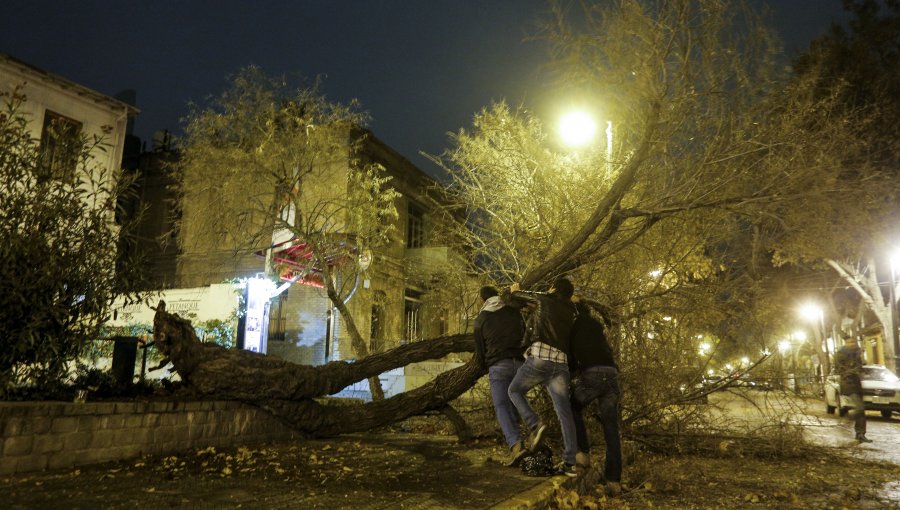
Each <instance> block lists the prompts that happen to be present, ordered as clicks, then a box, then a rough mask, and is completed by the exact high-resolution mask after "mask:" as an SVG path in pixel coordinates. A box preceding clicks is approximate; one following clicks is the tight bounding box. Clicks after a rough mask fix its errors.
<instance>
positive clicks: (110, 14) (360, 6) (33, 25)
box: [0, 0, 846, 173]
mask: <svg viewBox="0 0 900 510" xmlns="http://www.w3.org/2000/svg"><path fill="white" fill-rule="evenodd" d="M751 1H752V2H754V3H756V4H759V3H761V2H762V0H751ZM769 3H770V5H773V10H774V14H775V15H774V17H773V19H772V21H773V23H774V25H775V27H776V29H778V31H779V32H780V33H781V34H782V37H783V38H784V39H785V49H786V53H787V54H789V55H790V54H793V53H794V51H796V50H798V49H804V48H806V47H807V45H808V44H809V41H810V40H811V39H812V38H814V37H816V36H818V35H820V34H821V33H823V32H824V31H825V30H827V28H828V26H829V25H830V23H831V21H833V20H837V21H841V20H844V19H846V15H845V14H844V13H843V11H842V10H841V1H840V0H769ZM546 9H547V4H546V2H545V1H544V0H315V1H314V0H291V1H288V0H282V1H270V0H252V1H251V0H246V1H237V0H219V1H214V0H205V1H189V0H183V1H174V0H154V1H149V0H129V1H121V0H115V1H114V0H106V1H101V0H78V1H72V0H68V1H64V0H57V1H50V0H3V1H2V2H0V52H2V53H6V54H9V55H11V56H13V57H16V58H18V59H20V60H24V61H26V62H28V63H29V64H32V65H34V66H36V67H39V68H41V69H44V70H46V71H49V72H52V73H54V74H58V75H61V76H63V77H65V78H68V79H70V80H73V81H75V82H78V83H81V84H83V85H86V86H88V87H91V88H93V89H95V90H98V91H100V92H103V93H106V94H109V95H114V94H116V93H117V92H120V91H122V90H125V89H134V90H136V92H137V106H138V108H140V109H141V110H142V113H141V114H140V116H139V117H138V118H137V120H136V122H135V134H137V135H138V136H140V137H141V138H142V139H143V140H145V141H148V148H149V140H150V139H151V137H152V134H153V132H154V131H157V130H161V129H168V130H170V131H172V132H175V133H176V134H177V133H178V132H179V131H180V126H181V122H180V119H181V117H182V116H184V115H185V114H186V112H187V106H186V105H187V103H188V102H191V101H193V102H202V101H204V99H205V98H206V97H208V96H210V95H215V94H218V93H219V92H221V91H222V90H223V89H224V88H225V87H226V86H227V81H226V77H227V76H229V75H232V74H234V73H235V72H236V71H237V70H239V69H240V68H242V67H244V66H247V65H250V64H255V65H258V66H260V67H261V68H262V69H263V70H264V71H265V72H266V73H267V74H270V75H282V74H284V75H287V76H289V77H292V76H293V77H305V78H311V77H315V76H319V75H321V76H323V77H324V87H323V91H324V93H325V94H326V95H327V96H328V97H329V98H331V99H333V100H336V101H341V102H345V101H348V100H350V99H352V98H356V99H359V100H360V101H361V103H362V107H363V109H364V110H366V111H368V112H369V113H370V114H371V116H372V117H373V120H372V122H371V124H370V128H371V129H372V131H373V132H374V133H375V135H376V136H378V137H379V138H381V139H382V140H384V141H385V142H386V143H387V144H388V145H390V146H392V147H394V148H395V149H397V150H398V151H399V152H400V153H401V154H403V155H405V156H406V157H407V158H409V159H410V160H412V161H413V162H414V163H416V164H417V165H419V166H420V167H421V168H422V169H423V170H426V171H428V172H430V173H435V168H434V165H433V164H432V163H431V162H429V161H427V160H426V159H425V158H423V157H421V156H419V154H418V153H419V152H420V151H425V152H427V153H429V154H437V153H440V152H441V151H442V150H443V149H444V148H446V147H447V146H448V145H449V142H448V138H447V132H455V131H457V130H458V129H459V128H461V127H468V126H469V125H470V124H471V119H472V116H473V114H474V113H476V112H477V111H478V110H480V109H481V108H482V107H484V106H487V105H488V104H489V103H490V102H491V101H492V100H500V99H506V100H507V101H508V102H510V103H512V104H525V105H527V106H529V107H532V108H535V109H536V110H538V111H540V109H541V108H548V107H550V106H551V104H550V103H551V102H552V99H551V98H553V97H554V96H553V87H552V84H551V80H550V79H549V77H548V76H547V73H546V72H544V70H543V69H542V64H543V63H544V62H545V60H546V56H547V54H546V51H545V49H544V47H543V46H541V44H540V43H538V42H528V41H525V38H526V35H528V34H529V33H531V27H532V26H533V22H534V20H535V19H536V17H537V16H538V15H539V14H540V13H541V12H544V11H546ZM296 83H299V79H298V80H297V81H296Z"/></svg>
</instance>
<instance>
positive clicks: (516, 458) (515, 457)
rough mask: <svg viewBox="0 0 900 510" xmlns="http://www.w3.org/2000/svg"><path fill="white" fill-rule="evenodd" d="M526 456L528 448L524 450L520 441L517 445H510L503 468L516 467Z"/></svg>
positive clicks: (523, 445)
mask: <svg viewBox="0 0 900 510" xmlns="http://www.w3.org/2000/svg"><path fill="white" fill-rule="evenodd" d="M526 455H528V448H525V444H524V443H523V442H522V441H519V442H518V443H516V444H514V445H512V448H510V449H509V458H508V459H507V461H506V463H505V466H506V467H516V466H518V465H519V464H520V463H521V462H522V459H523V458H525V456H526Z"/></svg>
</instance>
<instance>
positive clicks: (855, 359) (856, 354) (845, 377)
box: [834, 335, 872, 443]
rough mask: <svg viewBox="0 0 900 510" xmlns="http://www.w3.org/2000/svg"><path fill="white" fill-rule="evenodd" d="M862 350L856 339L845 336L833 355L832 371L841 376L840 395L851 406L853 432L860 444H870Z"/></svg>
mask: <svg viewBox="0 0 900 510" xmlns="http://www.w3.org/2000/svg"><path fill="white" fill-rule="evenodd" d="M862 366H863V362H862V350H860V348H859V344H858V343H857V342H856V337H853V336H849V335H848V336H845V337H844V346H843V347H841V348H840V349H838V351H837V352H836V353H835V355H834V371H835V372H837V374H838V375H840V376H841V395H842V396H846V397H847V399H848V400H849V401H850V403H851V404H852V407H853V409H851V410H850V418H851V419H853V430H854V431H855V432H856V440H857V441H859V442H860V443H871V442H872V440H871V439H869V438H867V437H866V404H865V402H863V398H862V380H861V379H860V377H861V376H862V370H863V368H862Z"/></svg>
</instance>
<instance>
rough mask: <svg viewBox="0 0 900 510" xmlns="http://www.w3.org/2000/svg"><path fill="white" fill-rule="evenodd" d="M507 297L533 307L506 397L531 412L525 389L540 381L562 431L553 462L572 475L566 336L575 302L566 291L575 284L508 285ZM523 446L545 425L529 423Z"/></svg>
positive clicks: (534, 443) (536, 439) (536, 440)
mask: <svg viewBox="0 0 900 510" xmlns="http://www.w3.org/2000/svg"><path fill="white" fill-rule="evenodd" d="M509 290H510V292H511V296H510V299H511V300H513V301H518V302H522V303H525V304H529V305H530V306H531V307H533V310H532V311H531V315H530V316H529V318H528V327H527V332H526V338H525V342H524V344H525V345H526V346H527V351H526V355H525V363H524V364H523V365H522V367H521V368H519V371H518V372H516V377H515V378H514V379H513V381H512V383H511V384H510V385H509V398H510V400H512V403H513V405H515V406H516V409H518V410H519V414H521V415H522V416H527V415H529V414H534V410H533V409H532V408H531V405H530V404H529V403H528V399H527V398H526V397H525V394H526V393H528V390H530V389H531V388H533V387H534V386H536V385H538V384H542V385H544V387H545V388H547V391H548V392H549V393H550V399H551V400H552V401H553V409H554V410H555V411H556V417H557V418H558V419H559V425H560V428H561V429H562V436H563V446H564V451H563V462H562V463H561V464H560V465H559V466H558V470H559V473H560V474H564V475H566V476H576V473H575V454H576V453H577V444H576V438H575V422H574V420H573V418H572V405H571V403H570V402H569V382H570V380H569V365H568V358H567V354H568V352H569V335H570V333H571V331H572V325H573V323H574V322H575V314H576V312H575V305H574V304H573V303H572V294H574V291H575V288H574V287H573V286H572V282H570V281H569V280H567V279H565V278H557V279H556V280H555V281H554V282H553V285H552V286H551V287H550V292H549V293H548V294H542V293H531V292H519V284H518V283H514V284H513V285H512V286H511V287H510V289H509ZM531 430H532V434H531V438H530V441H529V445H528V448H529V450H531V451H534V450H536V449H537V448H538V446H540V443H541V440H542V439H543V436H544V431H545V430H546V426H545V425H544V424H543V423H541V424H539V425H538V426H537V427H536V428H535V427H532V429H531Z"/></svg>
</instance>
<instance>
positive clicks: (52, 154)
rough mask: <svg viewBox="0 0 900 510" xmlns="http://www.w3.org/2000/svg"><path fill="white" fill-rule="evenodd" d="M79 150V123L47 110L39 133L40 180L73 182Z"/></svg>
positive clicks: (80, 145)
mask: <svg viewBox="0 0 900 510" xmlns="http://www.w3.org/2000/svg"><path fill="white" fill-rule="evenodd" d="M81 148H82V141H81V122H78V121H77V120H73V119H70V118H68V117H64V116H62V115H60V114H58V113H55V112H52V111H50V110H47V111H46V112H45V113H44V127H43V129H42V131H41V178H42V179H44V180H46V179H57V180H61V181H66V182H72V181H74V180H75V168H76V167H77V166H78V157H79V155H80V154H81Z"/></svg>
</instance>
